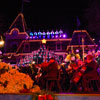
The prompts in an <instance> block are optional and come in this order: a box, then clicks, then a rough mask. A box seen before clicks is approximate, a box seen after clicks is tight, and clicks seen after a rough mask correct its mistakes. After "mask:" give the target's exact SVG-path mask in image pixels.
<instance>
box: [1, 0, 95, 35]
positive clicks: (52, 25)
mask: <svg viewBox="0 0 100 100" xmlns="http://www.w3.org/2000/svg"><path fill="white" fill-rule="evenodd" d="M92 1H93V0H80V1H78V0H66V2H62V1H61V0H60V1H56V2H54V0H53V1H50V2H49V1H48V0H47V1H46V2H45V1H43V0H41V1H39V0H38V1H37V0H36V1H35V0H30V2H29V3H26V2H24V4H23V5H24V7H23V14H24V17H25V20H26V24H27V27H28V28H29V29H30V30H31V31H39V30H40V31H47V30H49V31H51V30H60V29H62V30H63V31H64V32H66V33H67V34H68V35H69V36H71V35H72V32H73V31H74V30H75V29H77V17H78V18H79V20H80V27H79V29H86V26H85V25H86V21H85V19H84V17H83V16H84V13H85V11H86V9H87V8H88V7H89V5H90V4H91V2H92ZM0 5H1V6H0V33H1V34H2V33H4V32H6V31H7V30H8V28H9V27H10V25H11V23H12V22H13V20H14V19H15V18H16V16H17V15H18V13H20V12H21V7H22V1H21V0H3V2H2V3H0ZM90 35H92V34H91V33H90Z"/></svg>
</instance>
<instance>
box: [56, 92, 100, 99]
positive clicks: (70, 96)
mask: <svg viewBox="0 0 100 100" xmlns="http://www.w3.org/2000/svg"><path fill="white" fill-rule="evenodd" d="M55 96H56V97H57V98H58V100H100V94H97V93H96V94H83V93H82V94H79V93H60V94H55Z"/></svg>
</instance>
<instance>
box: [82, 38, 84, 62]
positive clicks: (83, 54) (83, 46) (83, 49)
mask: <svg viewBox="0 0 100 100" xmlns="http://www.w3.org/2000/svg"><path fill="white" fill-rule="evenodd" d="M82 51H83V52H82V53H83V62H84V38H82Z"/></svg>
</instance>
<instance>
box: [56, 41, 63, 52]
mask: <svg viewBox="0 0 100 100" xmlns="http://www.w3.org/2000/svg"><path fill="white" fill-rule="evenodd" d="M60 50H62V44H61V42H56V51H60Z"/></svg>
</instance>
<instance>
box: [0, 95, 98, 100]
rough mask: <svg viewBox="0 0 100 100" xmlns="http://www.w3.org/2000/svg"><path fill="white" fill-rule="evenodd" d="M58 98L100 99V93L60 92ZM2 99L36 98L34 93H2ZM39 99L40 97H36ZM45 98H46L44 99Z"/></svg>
mask: <svg viewBox="0 0 100 100" xmlns="http://www.w3.org/2000/svg"><path fill="white" fill-rule="evenodd" d="M55 97H56V100H100V94H98V93H91V94H83V93H82V94H79V93H59V94H55ZM0 100H35V99H34V95H32V94H0ZM36 100H38V99H36ZM43 100H45V99H43Z"/></svg>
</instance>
